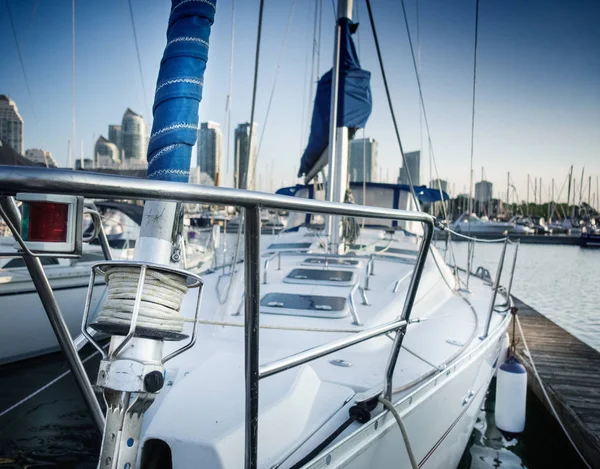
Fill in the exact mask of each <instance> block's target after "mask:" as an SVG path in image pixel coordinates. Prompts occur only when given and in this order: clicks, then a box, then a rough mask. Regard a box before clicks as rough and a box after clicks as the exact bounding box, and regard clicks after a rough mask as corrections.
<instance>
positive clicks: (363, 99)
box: [298, 18, 372, 177]
mask: <svg viewBox="0 0 600 469" xmlns="http://www.w3.org/2000/svg"><path fill="white" fill-rule="evenodd" d="M338 21H339V24H340V27H341V34H340V82H339V90H338V110H337V125H338V127H349V128H351V129H358V128H361V127H364V126H365V124H366V123H367V119H368V118H369V115H370V114H371V108H372V102H371V85H370V81H371V73H370V72H367V71H366V70H363V69H362V68H360V63H359V61H358V55H357V54H356V47H355V46H354V41H353V40H352V33H354V31H355V30H356V28H357V26H358V25H357V24H355V23H353V22H352V21H350V20H349V19H348V18H340V19H339V20H338ZM331 83H332V70H329V71H328V72H327V73H325V75H323V76H322V77H321V79H320V80H319V83H318V85H317V94H316V96H315V103H314V108H313V115H312V121H311V125H310V137H309V139H308V145H307V146H306V149H305V150H304V154H303V155H302V159H301V161H300V170H299V171H298V176H299V177H300V176H303V175H304V174H307V173H308V172H309V171H311V170H312V169H313V167H314V166H315V165H316V164H317V163H318V161H319V158H320V156H321V154H322V153H323V152H324V151H325V149H326V148H327V146H328V144H329V119H330V117H329V111H330V105H331Z"/></svg>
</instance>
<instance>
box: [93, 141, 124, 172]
mask: <svg viewBox="0 0 600 469" xmlns="http://www.w3.org/2000/svg"><path fill="white" fill-rule="evenodd" d="M119 155H120V152H119V148H118V147H117V145H115V144H114V143H113V142H111V141H110V140H108V139H106V138H104V137H103V136H102V135H100V137H98V140H96V145H95V146H94V160H95V161H96V167H97V168H114V167H117V166H119V165H120V163H121V158H120V156H119Z"/></svg>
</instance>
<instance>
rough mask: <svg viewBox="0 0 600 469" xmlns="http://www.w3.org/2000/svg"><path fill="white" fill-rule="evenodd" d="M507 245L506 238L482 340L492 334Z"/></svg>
mask: <svg viewBox="0 0 600 469" xmlns="http://www.w3.org/2000/svg"><path fill="white" fill-rule="evenodd" d="M507 245H508V238H506V240H505V241H504V245H503V246H502V254H501V255H500V262H499V264H498V270H497V271H496V281H495V282H494V291H493V293H492V300H491V301H490V309H489V311H488V317H487V319H486V322H485V327H484V332H483V336H482V338H486V337H487V336H488V334H489V332H490V325H491V323H492V314H494V306H495V303H496V296H497V294H498V287H499V286H500V279H501V277H502V269H503V267H504V258H505V257H506V246H507ZM515 260H516V259H515ZM513 273H514V272H513Z"/></svg>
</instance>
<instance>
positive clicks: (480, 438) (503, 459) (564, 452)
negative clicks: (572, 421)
mask: <svg viewBox="0 0 600 469" xmlns="http://www.w3.org/2000/svg"><path fill="white" fill-rule="evenodd" d="M495 398H496V396H495V380H493V381H492V385H491V386H490V390H489V392H488V395H487V398H486V400H485V402H484V405H483V408H482V409H481V410H480V412H479V417H478V419H477V423H476V424H475V428H474V429H473V433H472V435H471V444H470V446H469V448H468V449H467V452H466V454H465V455H463V460H462V461H461V464H460V465H459V467H458V469H492V468H502V469H548V468H554V467H560V468H569V469H580V468H581V469H583V468H584V466H583V464H582V463H581V462H580V461H579V459H578V456H577V455H576V453H575V452H574V451H573V450H572V449H571V447H570V444H569V442H568V441H567V439H566V438H565V436H564V434H563V433H562V430H561V429H560V427H559V426H558V424H557V423H556V421H555V420H554V419H553V418H552V417H551V415H550V414H549V413H548V411H547V410H546V409H545V408H544V407H543V405H542V403H541V402H540V401H539V400H538V399H537V397H536V396H535V395H534V394H533V393H532V392H529V393H528V395H527V415H526V425H525V431H524V432H523V434H521V435H518V436H516V437H512V438H511V437H508V436H506V435H503V434H502V433H501V432H500V430H498V428H497V427H496V423H495V416H494V402H495Z"/></svg>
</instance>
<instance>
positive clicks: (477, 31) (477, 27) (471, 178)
mask: <svg viewBox="0 0 600 469" xmlns="http://www.w3.org/2000/svg"><path fill="white" fill-rule="evenodd" d="M478 38H479V0H475V47H474V51H473V100H472V101H473V102H472V109H471V173H470V176H469V178H470V179H469V216H470V215H471V212H472V207H473V206H472V203H473V202H472V200H471V199H472V197H473V144H474V141H475V92H476V84H477V43H478ZM470 225H471V224H470V223H469V228H470Z"/></svg>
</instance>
